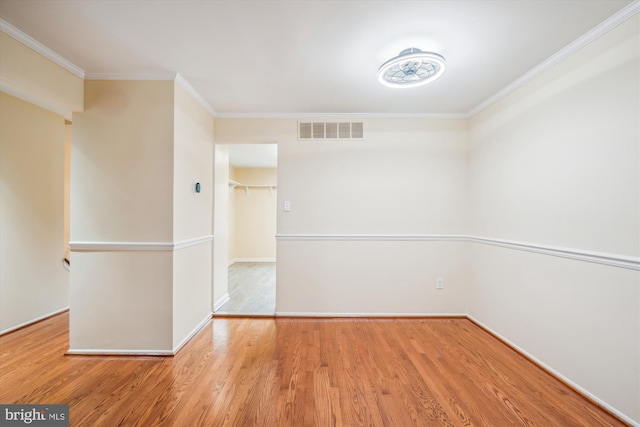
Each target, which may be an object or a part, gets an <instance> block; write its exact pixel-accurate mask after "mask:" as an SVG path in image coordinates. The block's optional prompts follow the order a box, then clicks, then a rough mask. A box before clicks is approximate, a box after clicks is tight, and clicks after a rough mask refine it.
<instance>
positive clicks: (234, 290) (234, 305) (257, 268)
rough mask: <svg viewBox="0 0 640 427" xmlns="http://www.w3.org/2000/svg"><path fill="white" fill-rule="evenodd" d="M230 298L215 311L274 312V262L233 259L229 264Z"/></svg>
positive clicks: (221, 312) (223, 312) (239, 312)
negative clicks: (234, 261) (231, 263)
mask: <svg viewBox="0 0 640 427" xmlns="http://www.w3.org/2000/svg"><path fill="white" fill-rule="evenodd" d="M228 286H229V301H228V302H227V303H225V304H224V305H223V306H222V307H220V309H219V310H218V311H216V314H261V315H264V314H269V315H273V314H274V313H275V312H276V263H275V262H236V263H234V264H233V265H231V266H230V267H229V279H228Z"/></svg>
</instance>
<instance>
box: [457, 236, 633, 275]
mask: <svg viewBox="0 0 640 427" xmlns="http://www.w3.org/2000/svg"><path fill="white" fill-rule="evenodd" d="M468 241H470V242H474V243H482V244H485V245H491V246H500V247H503V248H509V249H517V250H520V251H526V252H533V253H538V254H544V255H552V256H556V257H561V258H569V259H575V260H579V261H586V262H593V263H596V264H604V265H609V266H612V267H621V268H628V269H631V270H640V258H637V257H631V256H626V255H618V254H608V253H603V252H592V251H585V250H582V249H575V248H563V247H558V246H548V245H540V244H536V243H526V242H515V241H512V240H502V239H493V238H487V237H475V236H469V237H468Z"/></svg>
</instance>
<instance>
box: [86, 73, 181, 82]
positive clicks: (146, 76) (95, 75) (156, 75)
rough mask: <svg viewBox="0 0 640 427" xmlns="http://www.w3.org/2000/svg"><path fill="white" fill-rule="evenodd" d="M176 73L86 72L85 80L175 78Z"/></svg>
mask: <svg viewBox="0 0 640 427" xmlns="http://www.w3.org/2000/svg"><path fill="white" fill-rule="evenodd" d="M175 79H176V73H87V75H86V77H85V80H167V81H170V80H175Z"/></svg>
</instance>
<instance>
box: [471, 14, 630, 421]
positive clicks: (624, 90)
mask: <svg viewBox="0 0 640 427" xmlns="http://www.w3.org/2000/svg"><path fill="white" fill-rule="evenodd" d="M638 41H639V37H638V19H637V17H636V18H634V19H630V20H628V21H627V22H625V23H624V24H622V25H620V26H619V27H617V28H615V29H614V30H612V31H611V32H609V33H608V34H606V35H604V36H603V37H601V38H600V39H598V40H596V41H595V42H593V43H592V44H591V45H589V46H587V47H585V48H584V49H582V50H581V51H579V52H578V53H576V54H575V55H573V56H571V57H570V58H568V59H567V60H565V61H563V62H562V63H560V64H559V65H557V66H556V67H554V68H553V69H552V70H550V71H548V72H546V73H544V74H543V75H541V76H539V77H538V78H536V79H535V80H534V81H532V82H531V83H529V84H527V85H526V86H525V87H523V88H521V89H519V90H518V91H517V92H515V93H514V94H512V95H510V96H508V97H507V98H505V99H503V100H502V101H500V102H499V103H497V104H495V105H494V106H492V107H491V108H489V109H488V110H486V111H485V112H483V113H481V114H479V115H478V116H476V117H474V118H473V120H472V124H471V142H472V151H471V157H470V181H469V182H470V190H471V193H470V194H471V211H472V219H473V221H472V231H471V232H472V234H475V235H480V236H485V237H490V238H498V239H506V240H513V241H519V242H524V243H535V244H539V245H546V246H553V247H563V248H570V249H572V250H575V251H578V252H579V251H586V252H597V253H605V254H607V253H608V254H613V256H614V257H615V256H622V257H624V256H628V257H638V255H639V254H640V228H639V227H640V221H639V218H640V209H639V205H640V164H639V163H640V162H639V160H640V150H639V141H640V128H639V125H638V117H640V109H639V107H638V105H639V97H638V94H639V93H640V87H639V84H638V81H639V78H638V76H639V75H640V69H639V67H638V52H639V43H638ZM471 254H472V256H471V275H470V277H471V279H472V282H471V283H472V287H471V298H470V305H469V313H470V314H471V315H472V316H473V317H474V318H476V319H477V320H479V321H480V322H482V323H483V324H485V325H487V326H489V327H490V328H491V329H493V330H494V331H496V332H497V333H499V334H501V335H502V336H504V337H505V338H507V339H508V340H510V341H511V342H513V343H514V344H516V345H518V346H519V347H521V348H522V349H523V350H525V351H527V352H528V353H530V354H531V355H533V356H534V357H536V358H537V359H539V360H540V361H541V362H543V363H544V364H546V365H547V366H548V367H550V368H551V369H553V370H555V371H557V372H558V373H560V374H561V375H563V376H564V377H565V378H566V379H568V380H569V381H571V382H573V383H574V384H576V385H577V386H579V387H582V388H583V389H584V390H586V391H588V392H589V393H591V394H592V395H593V396H595V397H597V398H598V399H601V400H602V401H604V402H605V403H607V404H609V405H611V406H612V407H613V408H616V409H617V410H618V411H620V412H621V413H622V414H624V415H626V416H627V417H630V418H632V419H634V420H636V421H640V407H639V406H638V402H640V317H639V316H640V289H639V286H638V285H639V283H640V274H639V272H638V271H634V270H631V269H623V268H619V267H614V266H607V265H599V264H592V263H587V262H583V261H578V260H569V259H565V258H555V257H551V256H547V255H540V254H532V253H528V252H522V251H516V250H513V249H505V248H495V247H491V246H485V245H474V247H473V248H472V253H471Z"/></svg>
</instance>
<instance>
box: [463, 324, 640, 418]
mask: <svg viewBox="0 0 640 427" xmlns="http://www.w3.org/2000/svg"><path fill="white" fill-rule="evenodd" d="M466 317H467V318H468V319H469V320H471V321H473V322H475V323H477V324H478V325H480V326H481V327H482V328H484V329H486V330H487V331H489V332H490V333H492V334H493V335H495V336H496V337H498V338H499V339H500V340H502V341H504V342H505V343H506V344H507V345H508V346H510V347H512V348H514V349H515V350H516V351H518V352H520V353H522V354H523V355H525V356H526V357H527V358H529V359H531V361H532V362H534V363H535V364H536V365H539V366H540V367H542V368H543V369H545V370H546V371H548V372H550V373H551V374H552V375H554V376H555V377H557V378H559V379H560V380H561V381H563V382H565V383H567V384H569V385H570V386H571V387H573V388H575V389H576V390H578V391H579V392H580V393H582V394H583V395H585V396H587V397H588V398H589V399H591V400H593V401H595V402H598V404H599V405H602V407H604V408H606V409H607V410H608V411H609V412H611V413H612V414H615V415H616V416H617V417H619V418H621V419H622V420H624V421H625V422H627V423H629V424H631V425H632V426H639V424H638V423H637V422H636V421H634V420H632V419H631V418H629V417H628V416H626V415H625V414H623V413H622V412H620V411H618V410H617V409H616V408H614V407H613V406H611V405H609V404H608V403H607V402H605V401H603V400H602V399H600V398H598V397H597V396H595V395H593V394H592V393H590V392H589V391H588V390H586V389H585V388H583V387H581V386H579V385H578V384H576V383H575V382H573V381H571V380H570V379H569V378H567V377H565V376H564V375H562V374H561V373H560V372H558V371H556V370H555V369H553V368H552V367H550V366H549V365H547V364H546V363H544V362H543V361H541V360H540V359H538V358H537V357H535V356H533V355H532V354H531V353H529V352H528V351H526V350H525V349H523V348H522V347H520V346H519V345H517V344H515V343H514V342H513V341H511V340H509V339H507V338H505V337H504V336H503V335H502V334H499V333H497V332H496V331H495V330H493V329H492V328H490V327H489V326H487V325H486V324H484V323H482V322H481V321H479V320H478V319H476V318H475V317H473V316H471V315H470V314H467V315H466Z"/></svg>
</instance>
